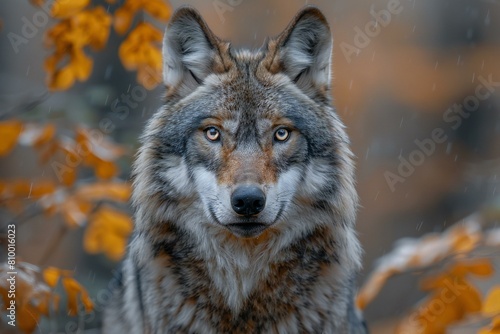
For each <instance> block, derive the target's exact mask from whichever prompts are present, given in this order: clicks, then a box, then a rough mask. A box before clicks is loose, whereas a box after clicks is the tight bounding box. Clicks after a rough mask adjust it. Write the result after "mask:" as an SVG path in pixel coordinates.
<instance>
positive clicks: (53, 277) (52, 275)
mask: <svg viewBox="0 0 500 334" xmlns="http://www.w3.org/2000/svg"><path fill="white" fill-rule="evenodd" d="M60 276H61V272H60V270H59V269H57V268H54V267H48V268H47V269H45V270H44V271H43V278H44V280H45V282H47V284H48V285H49V286H50V287H51V288H54V287H55V286H56V285H57V282H58V281H59V277H60Z"/></svg>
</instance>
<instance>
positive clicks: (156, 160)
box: [136, 8, 351, 237]
mask: <svg viewBox="0 0 500 334" xmlns="http://www.w3.org/2000/svg"><path fill="white" fill-rule="evenodd" d="M331 47H332V42H331V35H330V31H329V27H328V25H327V22H326V20H325V18H324V16H323V15H322V14H321V12H319V11H318V10H317V9H315V8H308V9H305V10H304V11H302V12H300V13H299V14H298V15H297V16H296V17H295V19H294V20H293V21H292V22H291V23H290V25H289V26H288V28H287V29H286V30H285V31H284V32H283V33H282V34H281V35H279V36H278V37H277V38H275V39H272V40H270V41H269V42H268V43H267V44H266V46H265V49H264V50H261V51H258V52H254V53H252V52H249V51H234V50H232V49H231V47H230V44H229V43H227V42H223V41H221V40H220V39H218V38H217V37H216V36H215V35H213V33H212V32H211V31H210V30H209V28H208V27H207V25H206V24H205V22H204V21H203V20H202V19H201V17H200V16H199V15H198V13H197V12H195V11H194V10H192V9H189V8H184V9H181V10H179V11H177V12H176V14H175V15H174V17H173V18H172V20H171V22H170V24H169V26H168V27H167V30H166V34H165V42H164V58H165V62H164V81H165V84H166V88H167V103H166V105H165V107H164V108H163V109H162V110H160V112H158V113H157V114H156V115H155V117H154V118H153V119H152V121H151V122H150V124H149V126H148V130H147V131H146V135H145V137H144V142H145V147H146V148H145V151H146V152H148V153H144V152H142V153H141V154H142V156H145V155H147V159H150V160H152V161H151V165H152V166H153V167H152V168H151V169H148V170H147V171H141V170H137V171H136V173H147V174H149V175H148V176H147V177H148V178H149V179H151V178H152V180H151V184H153V185H154V186H149V188H148V189H143V190H144V191H141V189H142V188H141V187H140V186H141V185H136V188H138V191H137V192H136V193H140V195H139V196H144V195H145V194H144V192H147V194H146V196H156V197H158V198H160V199H161V200H162V201H164V202H166V203H168V204H169V205H181V204H179V203H182V202H183V201H184V202H189V200H194V199H195V200H194V203H193V202H192V201H191V202H189V206H187V207H186V211H189V210H194V209H193V208H194V207H198V208H200V209H201V210H202V211H203V213H204V216H205V219H204V221H200V218H199V215H196V216H195V213H194V212H193V214H192V215H193V216H195V217H196V219H197V220H198V221H197V224H209V225H211V226H218V227H219V228H221V229H224V230H228V231H230V232H231V233H232V234H234V235H236V236H238V237H256V236H259V235H260V234H261V233H262V232H263V231H265V230H266V229H269V228H271V229H272V230H274V231H280V230H285V229H292V228H293V229H306V228H307V222H304V221H302V222H301V223H300V224H301V225H300V226H296V225H295V226H294V225H293V224H292V223H290V219H287V218H290V217H292V216H294V215H296V214H297V212H299V211H300V212H301V213H302V214H303V215H304V214H306V215H307V214H308V213H312V212H316V211H319V212H321V211H322V210H323V211H328V210H335V208H334V207H332V206H331V205H330V204H331V203H333V202H334V201H335V200H336V196H337V194H338V188H339V187H342V182H344V181H343V179H342V175H340V172H339V171H340V170H344V171H345V170H346V168H345V167H342V166H340V165H342V164H347V165H349V166H348V167H349V168H347V170H348V171H350V162H349V161H345V159H344V160H342V158H341V157H346V156H347V157H349V152H348V149H347V147H346V141H347V140H346V137H345V133H344V132H343V129H342V125H341V123H340V122H339V120H338V119H337V116H336V115H335V113H334V111H333V109H332V108H331V106H330V104H329V103H330V98H329V87H330V57H331ZM140 163H141V162H140V159H139V163H138V165H139V164H140ZM144 178H145V177H144ZM346 179H347V180H350V179H351V177H350V175H347V177H346ZM345 186H346V187H350V186H351V185H350V184H347V185H345ZM136 197H137V196H136ZM182 199H184V200H182ZM344 204H345V203H344ZM344 204H340V205H344ZM336 205H337V206H338V205H339V203H336ZM166 211H168V209H166ZM186 214H187V213H186ZM317 216H318V215H317ZM188 228H189V227H188ZM190 228H196V227H193V226H192V225H191V227H190Z"/></svg>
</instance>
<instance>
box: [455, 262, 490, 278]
mask: <svg viewBox="0 0 500 334" xmlns="http://www.w3.org/2000/svg"><path fill="white" fill-rule="evenodd" d="M493 272H494V269H493V265H492V264H491V261H490V260H489V259H477V260H473V261H468V262H460V263H458V264H456V265H455V266H454V267H453V268H452V270H451V273H452V274H453V275H455V276H465V275H466V274H474V275H477V276H484V277H488V276H491V275H492V274H493Z"/></svg>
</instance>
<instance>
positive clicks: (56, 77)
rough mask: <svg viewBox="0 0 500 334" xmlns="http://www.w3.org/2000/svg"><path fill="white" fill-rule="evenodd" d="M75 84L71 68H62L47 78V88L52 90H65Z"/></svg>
mask: <svg viewBox="0 0 500 334" xmlns="http://www.w3.org/2000/svg"><path fill="white" fill-rule="evenodd" d="M74 82H75V73H74V72H73V68H72V67H71V66H69V65H68V66H66V67H63V68H62V69H59V70H56V71H55V72H54V74H53V75H52V76H50V77H49V82H48V85H49V88H50V89H52V90H65V89H68V88H69V87H71V86H72V85H73V83H74Z"/></svg>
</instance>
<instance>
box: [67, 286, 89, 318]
mask: <svg viewBox="0 0 500 334" xmlns="http://www.w3.org/2000/svg"><path fill="white" fill-rule="evenodd" d="M62 282H63V287H64V290H65V291H66V294H67V296H68V314H69V315H73V316H74V315H77V314H78V301H79V300H80V301H81V302H82V304H83V306H84V308H85V311H86V312H90V311H92V309H93V308H94V305H93V303H92V301H91V300H90V297H89V296H88V293H87V291H85V289H84V288H83V287H82V286H81V285H80V283H78V282H77V281H76V280H75V279H74V278H71V277H64V278H63V280H62Z"/></svg>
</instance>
